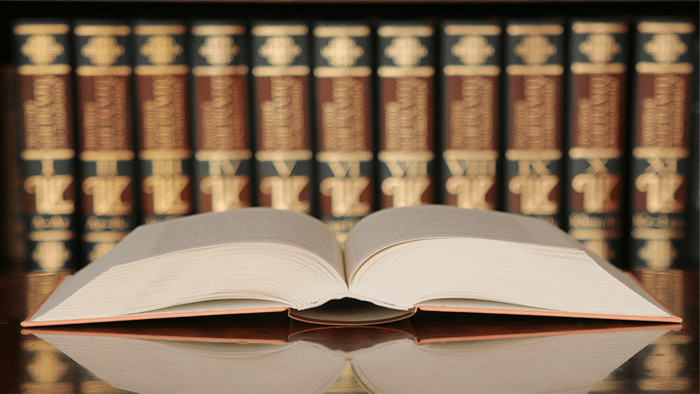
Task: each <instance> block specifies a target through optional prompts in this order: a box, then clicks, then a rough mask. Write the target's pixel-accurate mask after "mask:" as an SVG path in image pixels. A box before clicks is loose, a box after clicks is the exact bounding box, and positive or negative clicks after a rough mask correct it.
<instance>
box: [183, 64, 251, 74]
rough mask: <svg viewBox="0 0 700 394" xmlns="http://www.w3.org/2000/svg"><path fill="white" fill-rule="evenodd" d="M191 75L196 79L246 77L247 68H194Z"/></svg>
mask: <svg viewBox="0 0 700 394" xmlns="http://www.w3.org/2000/svg"><path fill="white" fill-rule="evenodd" d="M192 74H194V75H196V76H198V77H207V76H217V75H233V74H235V75H246V74H248V66H196V67H194V68H193V69H192Z"/></svg>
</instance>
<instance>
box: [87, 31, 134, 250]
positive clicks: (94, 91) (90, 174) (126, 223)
mask: <svg viewBox="0 0 700 394" xmlns="http://www.w3.org/2000/svg"><path fill="white" fill-rule="evenodd" d="M74 37H75V48H76V50H75V59H76V69H75V73H76V95H77V97H76V103H77V104H76V106H77V113H78V117H77V123H78V124H77V126H78V127H77V128H78V148H79V151H80V153H79V159H80V161H79V163H80V172H81V181H80V185H81V187H80V192H81V197H82V199H81V201H82V202H81V222H82V229H83V230H82V234H81V238H82V248H81V252H82V255H83V256H82V257H83V259H84V260H85V262H88V263H89V262H92V261H94V260H96V259H98V258H100V257H102V256H103V255H104V254H105V253H107V252H109V251H110V250H112V248H113V247H114V245H115V244H116V243H117V242H119V241H120V240H121V239H122V238H124V236H126V234H128V233H129V231H131V230H132V229H133V228H134V226H135V225H136V213H137V208H138V207H137V206H136V182H137V180H136V179H135V175H136V159H135V154H134V146H133V140H134V135H133V130H132V114H131V110H132V106H131V104H132V102H131V84H132V64H131V61H130V58H131V56H130V55H131V50H132V47H131V41H130V39H131V26H130V25H128V24H126V23H124V22H119V21H113V20H84V21H79V22H78V23H76V25H75V28H74Z"/></svg>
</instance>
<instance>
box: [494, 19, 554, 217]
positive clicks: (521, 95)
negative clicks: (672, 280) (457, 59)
mask: <svg viewBox="0 0 700 394" xmlns="http://www.w3.org/2000/svg"><path fill="white" fill-rule="evenodd" d="M506 32H507V44H506V46H507V57H506V75H507V79H506V90H507V96H508V98H507V113H506V118H507V120H508V123H507V127H506V138H505V139H506V171H505V172H506V184H507V190H506V199H505V203H506V210H507V211H508V212H515V213H520V214H524V215H528V216H532V217H536V218H539V219H543V220H546V221H548V222H550V223H552V224H554V225H557V226H559V225H560V217H559V216H560V212H561V205H562V201H561V196H562V185H561V184H562V182H561V177H562V175H563V174H562V155H563V154H562V133H563V131H562V126H563V125H562V117H563V116H562V115H563V114H562V108H563V106H562V98H563V96H562V88H563V74H564V26H563V25H561V24H558V23H546V22H542V23H535V22H529V23H519V22H513V23H511V24H509V25H508V26H507V27H506Z"/></svg>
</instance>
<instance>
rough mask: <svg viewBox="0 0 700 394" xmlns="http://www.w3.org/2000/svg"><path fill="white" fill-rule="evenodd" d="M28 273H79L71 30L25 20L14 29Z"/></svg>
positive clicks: (57, 24) (63, 25)
mask: <svg viewBox="0 0 700 394" xmlns="http://www.w3.org/2000/svg"><path fill="white" fill-rule="evenodd" d="M13 35H14V41H15V46H14V49H15V59H16V65H17V70H16V72H17V83H18V95H19V97H18V100H19V105H20V106H21V108H20V109H21V114H20V124H21V127H20V130H19V133H20V138H21V140H22V142H21V146H20V158H21V168H22V179H23V181H22V182H23V183H22V189H23V200H24V216H25V223H26V229H27V259H26V267H25V269H26V271H28V272H57V271H63V270H74V269H77V268H79V267H78V266H77V265H78V261H79V260H78V258H77V256H76V224H77V223H76V186H77V182H76V179H75V163H74V159H75V144H74V135H73V133H74V130H73V121H72V119H73V115H72V105H71V101H72V92H71V91H72V89H71V83H72V81H71V79H72V78H71V71H72V69H71V65H70V47H69V44H70V26H69V25H68V23H66V22H64V21H56V22H53V21H49V20H23V21H18V22H17V23H16V24H15V25H14V26H13Z"/></svg>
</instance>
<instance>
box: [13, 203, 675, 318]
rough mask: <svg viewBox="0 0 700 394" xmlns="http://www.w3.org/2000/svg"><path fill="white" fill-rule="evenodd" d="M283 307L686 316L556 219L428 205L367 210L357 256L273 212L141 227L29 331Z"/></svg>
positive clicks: (384, 314)
mask: <svg viewBox="0 0 700 394" xmlns="http://www.w3.org/2000/svg"><path fill="white" fill-rule="evenodd" d="M283 310H288V311H289V315H290V316H291V317H293V318H296V319H299V320H303V321H310V322H316V323H326V324H334V323H337V324H353V323H355V324H367V323H381V322H387V321H392V320H398V319H402V318H405V317H408V316H410V315H412V314H414V313H415V312H416V311H417V310H428V311H446V312H477V313H505V314H523V315H544V316H571V317H592V318H606V319H626V320H646V321H664V322H680V320H681V319H680V318H678V317H675V316H674V315H673V314H671V313H670V312H669V311H668V310H666V309H665V308H664V307H663V306H662V305H661V304H660V303H658V302H657V301H656V300H654V299H653V297H651V296H650V295H649V294H648V293H646V292H645V291H644V290H643V289H642V288H641V287H640V286H639V285H638V284H637V283H636V282H635V281H634V280H633V279H632V278H631V277H629V276H628V275H627V274H625V273H623V272H622V271H620V270H618V269H617V268H615V267H614V266H612V265H611V264H609V263H607V262H605V261H604V260H602V259H601V258H599V257H597V256H596V255H595V254H594V253H593V252H591V251H589V250H586V249H585V248H584V247H583V246H582V245H581V244H579V243H578V242H577V241H575V240H573V239H572V238H570V237H569V236H568V235H567V234H566V233H565V232H563V231H561V230H559V229H558V228H556V227H554V226H552V225H550V224H548V223H546V222H544V221H541V220H537V219H532V218H528V217H524V216H519V215H514V214H507V213H502V212H488V211H479V210H466V209H461V208H456V207H448V206H417V207H406V208H393V209H387V210H383V211H379V212H376V213H374V214H372V215H370V216H368V217H366V218H364V219H363V220H361V221H360V222H359V223H358V224H357V225H356V226H355V228H354V229H353V230H352V231H351V233H350V234H349V236H348V239H347V241H346V243H345V248H344V250H341V248H340V246H339V245H338V243H337V241H336V239H335V237H334V236H333V234H332V233H331V231H329V230H328V228H327V227H326V226H325V225H324V224H323V223H322V222H320V221H319V220H317V219H314V218H312V217H310V216H307V215H303V214H299V213H295V212H290V211H281V210H273V209H269V208H248V209H241V210H234V211H227V212H218V213H207V214H200V215H194V216H190V217H185V218H182V219H176V220H171V221H167V222H163V223H158V224H152V225H145V226H141V227H138V228H137V229H135V230H134V231H133V232H131V233H130V234H129V235H128V236H127V237H125V238H124V239H123V240H122V241H121V242H120V243H119V244H118V245H117V246H116V247H115V248H114V249H113V250H112V251H111V252H109V253H108V254H106V255H105V256H104V257H102V258H101V259H99V260H97V261H95V262H93V263H91V264H90V265H88V266H86V267H85V268H83V269H82V270H80V271H78V272H77V273H75V274H74V275H71V276H67V277H66V278H65V280H63V282H62V283H61V284H60V285H59V286H58V287H57V289H56V290H55V291H54V292H53V293H52V294H51V295H50V297H48V298H47V300H45V302H44V303H43V304H42V305H41V306H40V307H39V308H38V310H37V311H35V313H33V314H32V315H31V316H30V317H29V318H28V319H27V320H25V321H24V322H22V325H23V326H43V325H58V324H76V323H90V322H105V321H119V320H139V319H153V318H164V317H179V316H197V315H214V314H232V313H260V312H275V311H283Z"/></svg>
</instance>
